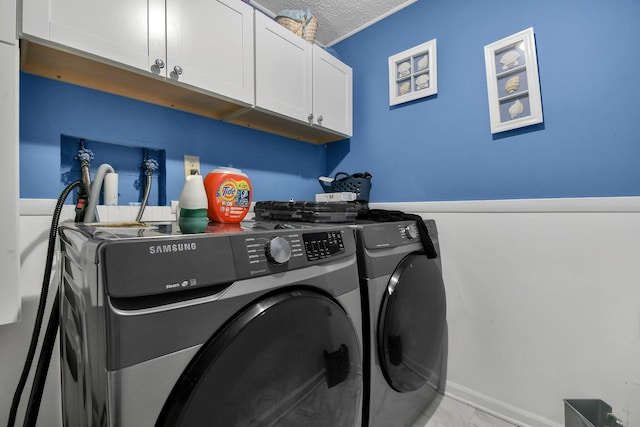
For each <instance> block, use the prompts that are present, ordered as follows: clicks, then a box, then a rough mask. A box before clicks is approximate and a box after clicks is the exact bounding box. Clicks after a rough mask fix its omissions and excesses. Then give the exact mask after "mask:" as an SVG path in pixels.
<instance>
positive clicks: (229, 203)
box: [204, 168, 251, 224]
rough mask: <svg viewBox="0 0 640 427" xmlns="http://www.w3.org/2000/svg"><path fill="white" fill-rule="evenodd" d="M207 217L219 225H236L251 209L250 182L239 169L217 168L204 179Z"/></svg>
mask: <svg viewBox="0 0 640 427" xmlns="http://www.w3.org/2000/svg"><path fill="white" fill-rule="evenodd" d="M204 189H205V191H206V193H207V199H208V207H207V216H208V217H209V219H210V220H212V221H216V222H220V223H223V224H225V223H238V222H240V221H242V220H243V219H244V217H245V216H246V215H247V213H249V208H250V207H251V182H250V181H249V177H248V176H247V175H246V174H245V173H243V172H242V171H241V170H240V169H234V168H218V169H214V170H212V171H211V172H209V173H208V174H207V176H206V177H205V178H204Z"/></svg>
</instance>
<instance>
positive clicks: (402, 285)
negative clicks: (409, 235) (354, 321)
mask: <svg viewBox="0 0 640 427" xmlns="http://www.w3.org/2000/svg"><path fill="white" fill-rule="evenodd" d="M445 322H446V300H445V292H444V283H443V282H442V273H441V271H440V268H439V266H438V264H437V263H436V262H435V261H434V260H432V259H428V258H427V256H426V255H424V254H423V253H414V254H410V255H408V256H406V257H405V258H404V259H403V260H402V261H401V262H400V264H398V266H397V267H396V269H395V271H394V272H393V274H392V275H391V279H389V283H388V284H387V288H386V291H385V294H384V296H383V299H382V303H381V307H380V316H379V319H378V336H377V340H378V358H379V360H380V366H381V368H382V372H383V374H384V377H385V378H386V380H387V382H388V383H389V385H390V386H391V387H392V388H393V389H394V390H396V391H399V392H409V391H414V390H417V389H419V388H420V387H422V386H423V385H425V383H426V382H427V381H429V379H432V381H433V382H435V383H436V384H437V378H438V376H439V374H440V362H441V361H440V355H441V350H442V343H443V338H444V334H445V329H446V323H445Z"/></svg>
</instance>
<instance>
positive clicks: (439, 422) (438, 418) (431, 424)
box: [411, 396, 515, 427]
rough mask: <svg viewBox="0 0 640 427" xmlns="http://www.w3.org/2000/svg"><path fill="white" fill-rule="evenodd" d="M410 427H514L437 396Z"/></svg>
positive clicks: (457, 402) (469, 407)
mask: <svg viewBox="0 0 640 427" xmlns="http://www.w3.org/2000/svg"><path fill="white" fill-rule="evenodd" d="M411 427H515V425H514V424H511V423H508V422H506V421H504V420H501V419H499V418H496V417H494V416H492V415H489V414H487V413H486V412H482V411H480V410H478V409H476V408H473V407H471V406H469V405H465V404H464V403H461V402H459V401H457V400H454V399H451V398H450V397H446V396H438V397H437V398H436V399H435V400H434V401H433V402H432V404H431V405H430V406H429V407H428V408H427V409H426V411H425V413H424V414H423V415H421V416H420V418H418V420H417V421H416V422H415V423H414V424H413V425H412V426H411Z"/></svg>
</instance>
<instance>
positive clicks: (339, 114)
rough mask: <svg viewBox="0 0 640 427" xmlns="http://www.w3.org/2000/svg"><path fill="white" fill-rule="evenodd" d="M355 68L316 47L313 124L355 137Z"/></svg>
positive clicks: (314, 57) (314, 54)
mask: <svg viewBox="0 0 640 427" xmlns="http://www.w3.org/2000/svg"><path fill="white" fill-rule="evenodd" d="M352 80H353V76H352V70H351V67H349V66H347V65H346V64H344V63H343V62H340V61H339V60H338V59H337V58H335V57H334V56H332V55H330V54H329V53H327V52H326V51H325V50H324V49H322V48H320V47H318V46H316V45H314V46H313V124H314V125H315V126H322V127H324V128H327V129H330V130H334V131H336V132H340V133H342V134H345V135H348V136H351V135H352V133H353V129H352V128H353V126H352V116H353V112H352V90H353V87H352V86H353V83H352Z"/></svg>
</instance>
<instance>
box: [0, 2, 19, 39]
mask: <svg viewBox="0 0 640 427" xmlns="http://www.w3.org/2000/svg"><path fill="white" fill-rule="evenodd" d="M0 42H4V43H9V44H16V0H0Z"/></svg>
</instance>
